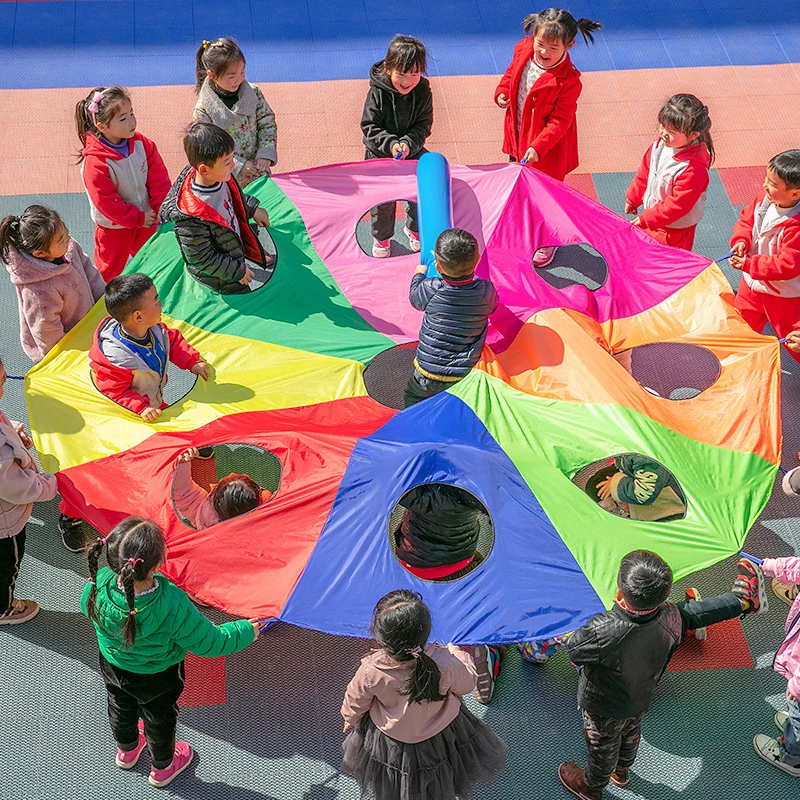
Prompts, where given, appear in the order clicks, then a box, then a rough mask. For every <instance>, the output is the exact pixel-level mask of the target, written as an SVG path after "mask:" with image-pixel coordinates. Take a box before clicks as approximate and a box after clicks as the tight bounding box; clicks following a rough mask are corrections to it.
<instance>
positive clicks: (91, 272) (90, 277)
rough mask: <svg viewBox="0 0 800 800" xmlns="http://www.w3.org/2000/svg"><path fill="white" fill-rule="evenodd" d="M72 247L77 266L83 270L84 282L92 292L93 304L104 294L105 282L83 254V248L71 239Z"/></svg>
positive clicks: (90, 260) (89, 259)
mask: <svg viewBox="0 0 800 800" xmlns="http://www.w3.org/2000/svg"><path fill="white" fill-rule="evenodd" d="M72 246H73V248H74V250H73V252H74V254H75V259H76V261H77V266H80V268H81V269H82V270H83V272H84V274H85V275H86V280H87V281H89V288H90V289H91V292H92V299H93V300H94V301H95V303H96V302H97V301H98V300H99V299H100V298H101V297H102V296H103V294H105V291H106V282H105V281H104V280H103V276H102V275H101V274H100V271H99V270H98V269H97V267H95V265H94V264H92V259H91V258H89V256H87V255H86V253H84V252H83V248H82V247H81V246H80V245H79V244H78V243H77V242H76V241H75V240H74V239H73V240H72Z"/></svg>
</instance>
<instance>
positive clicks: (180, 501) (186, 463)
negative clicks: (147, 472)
mask: <svg viewBox="0 0 800 800" xmlns="http://www.w3.org/2000/svg"><path fill="white" fill-rule="evenodd" d="M199 457H200V453H199V451H198V449H197V448H196V447H190V448H189V449H188V450H187V451H186V452H184V453H181V455H179V456H178V463H177V465H176V466H175V477H174V479H173V482H172V500H173V503H174V506H175V509H176V510H177V511H178V512H179V514H180V515H181V516H182V517H184V518H186V519H187V520H188V521H189V522H190V523H191V524H192V525H193V526H194V527H195V528H197V530H202V529H203V528H209V527H211V526H212V525H216V524H217V523H218V522H223V521H224V520H226V519H232V518H233V517H238V516H240V515H241V514H246V513H247V512H248V511H253V510H254V509H256V508H258V507H259V506H260V505H262V504H264V503H266V502H268V501H269V500H271V499H272V492H270V491H268V490H266V489H262V488H261V487H260V486H259V485H258V484H257V483H256V482H255V481H254V480H253V479H252V478H251V477H250V476H249V475H241V474H238V473H233V474H231V475H226V476H225V477H224V478H222V479H221V480H220V481H219V482H218V483H215V484H212V485H211V490H210V491H208V492H207V491H206V490H205V489H203V488H202V487H200V486H198V485H197V484H196V483H195V482H194V480H192V465H191V462H192V461H193V460H194V459H196V458H199Z"/></svg>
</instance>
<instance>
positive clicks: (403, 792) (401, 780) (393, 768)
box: [342, 704, 506, 800]
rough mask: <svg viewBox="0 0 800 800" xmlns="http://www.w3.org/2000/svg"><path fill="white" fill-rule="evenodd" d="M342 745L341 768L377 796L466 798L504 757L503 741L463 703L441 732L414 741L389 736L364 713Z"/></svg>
mask: <svg viewBox="0 0 800 800" xmlns="http://www.w3.org/2000/svg"><path fill="white" fill-rule="evenodd" d="M342 751H343V759H342V770H343V771H344V772H346V773H348V774H350V775H353V776H354V777H355V779H356V780H357V781H358V785H359V786H360V787H361V795H362V797H375V800H454V798H456V797H458V798H459V799H460V800H464V799H465V798H468V797H470V796H471V793H472V791H473V790H474V789H475V788H476V786H477V785H480V784H486V783H488V782H489V780H490V779H491V777H492V776H493V775H494V774H495V773H496V772H499V771H500V770H501V769H502V768H503V766H504V764H505V760H506V746H505V744H504V742H503V741H502V740H501V739H499V738H498V737H497V736H496V735H495V733H494V732H493V731H492V730H491V728H489V727H488V725H485V724H484V723H483V722H481V721H480V720H479V719H477V717H475V716H474V715H473V714H471V713H470V711H469V710H468V709H467V708H466V707H465V706H464V705H463V704H462V706H461V710H460V711H459V714H458V716H457V717H456V718H455V719H454V720H453V721H452V722H451V723H450V724H449V725H448V726H447V727H446V728H445V729H444V730H443V731H442V732H441V733H437V734H436V736H433V737H431V738H430V739H426V740H425V741H424V742H417V743H416V744H407V743H405V742H398V741H396V740H395V739H391V738H390V737H389V736H387V735H386V734H385V733H382V732H381V731H380V730H378V728H376V727H375V723H374V722H373V721H372V720H371V719H370V716H369V714H365V715H364V717H363V718H362V720H361V723H360V725H359V726H358V727H357V728H353V729H352V730H350V731H349V732H348V734H347V737H346V738H345V740H344V744H343V745H342Z"/></svg>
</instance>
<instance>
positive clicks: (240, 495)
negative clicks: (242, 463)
mask: <svg viewBox="0 0 800 800" xmlns="http://www.w3.org/2000/svg"><path fill="white" fill-rule="evenodd" d="M209 497H210V498H211V502H212V503H213V504H214V511H216V512H217V516H218V517H219V518H220V520H226V519H232V518H233V517H238V516H240V515H241V514H246V513H247V512H248V511H252V510H253V509H255V508H258V506H259V505H260V503H261V487H260V486H259V485H258V484H257V483H256V482H255V481H254V480H253V479H252V478H251V477H250V476H249V475H241V474H233V475H226V476H225V477H224V478H223V479H222V480H221V481H220V482H219V483H218V484H217V485H216V486H215V487H214V488H213V489H212V490H211V492H209Z"/></svg>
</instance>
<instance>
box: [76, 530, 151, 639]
mask: <svg viewBox="0 0 800 800" xmlns="http://www.w3.org/2000/svg"><path fill="white" fill-rule="evenodd" d="M104 549H106V557H107V560H108V566H109V567H111V569H112V570H113V571H114V572H116V573H117V575H119V582H120V583H121V584H122V588H123V590H124V592H125V598H126V600H127V601H128V608H129V609H130V612H129V614H128V618H127V620H126V621H125V632H124V636H123V645H124V646H125V647H131V646H133V644H134V643H135V641H136V622H135V619H134V617H135V615H136V606H135V602H136V594H135V590H134V582H135V581H143V580H145V579H147V578H149V577H152V576H153V574H154V573H155V572H156V570H158V569H159V567H161V566H162V565H163V564H164V562H165V561H166V560H167V545H166V542H165V541H164V534H163V532H162V531H161V528H159V527H158V525H156V524H155V522H150V520H147V519H142V518H141V517H128V518H127V519H124V520H122V522H120V523H119V525H117V526H116V527H115V528H114V529H113V530H112V531H111V533H109V534H108V536H102V537H100V538H99V539H98V540H97V541H96V542H94V544H92V545H91V546H90V547H89V550H88V551H87V557H88V560H89V574H90V576H91V577H90V582H91V584H92V588H91V590H90V591H89V597H88V598H87V600H86V610H87V612H88V614H89V618H90V619H97V586H96V581H97V563H98V561H99V560H100V554H101V553H102V552H103V550H104Z"/></svg>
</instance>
